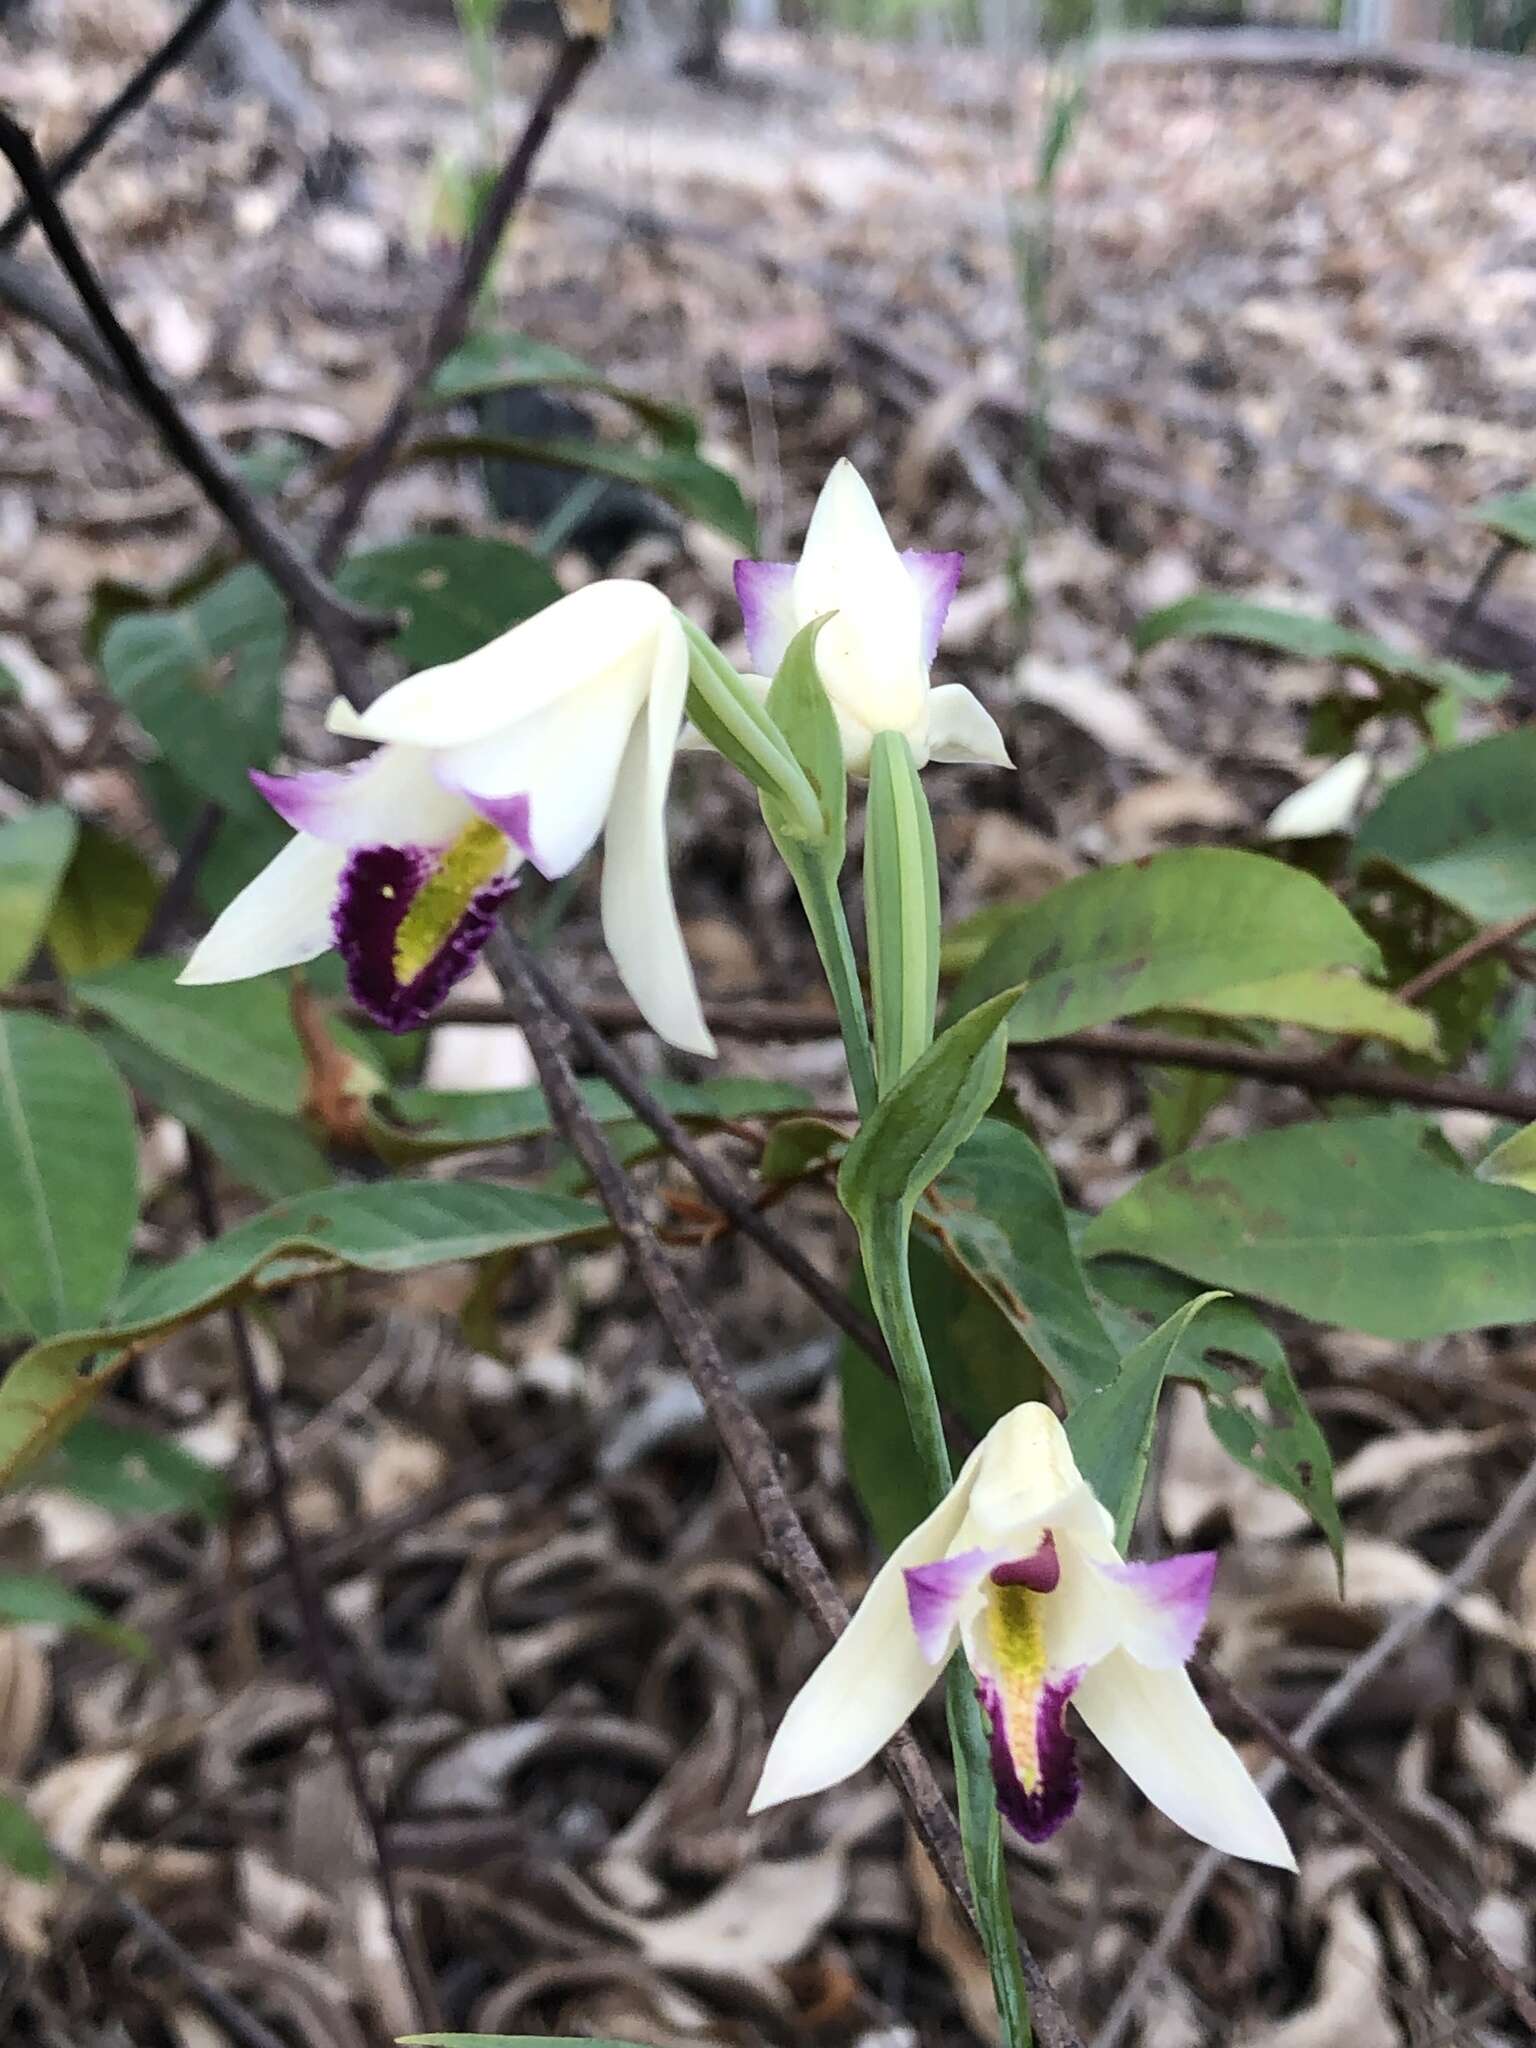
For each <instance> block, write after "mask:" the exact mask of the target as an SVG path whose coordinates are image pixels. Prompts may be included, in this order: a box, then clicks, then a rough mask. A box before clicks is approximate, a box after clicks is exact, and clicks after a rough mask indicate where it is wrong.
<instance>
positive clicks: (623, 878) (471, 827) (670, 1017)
mask: <svg viewBox="0 0 1536 2048" xmlns="http://www.w3.org/2000/svg"><path fill="white" fill-rule="evenodd" d="M687 689H688V653H687V646H686V643H685V641H684V639H683V634H682V629H681V627H680V626H679V624H678V621H677V615H676V613H675V612H674V611H673V609H672V606H671V605H670V604H669V603H668V602H667V600H666V598H664V597H663V596H662V595H661V593H660V592H659V591H657V590H652V589H651V588H650V587H649V586H648V585H646V584H643V583H633V582H623V581H617V580H615V581H610V582H605V583H594V584H589V585H588V586H587V587H586V588H585V589H583V590H578V591H575V592H573V593H572V594H571V595H570V596H568V597H563V598H561V599H559V600H558V601H557V602H556V603H554V604H552V605H550V606H549V607H548V608H547V609H546V610H544V611H542V612H538V613H536V614H535V616H534V617H533V618H531V619H527V620H525V621H524V622H523V623H522V624H521V625H518V626H514V627H513V628H512V629H511V631H510V632H507V633H503V634H502V635H501V636H500V638H499V639H496V640H492V641H490V642H489V643H488V644H487V645H486V646H484V647H481V648H478V649H477V650H476V651H475V652H474V653H473V654H469V655H465V656H464V657H463V659H462V660H459V661H453V662H447V663H444V664H443V665H442V666H441V667H438V668H431V669H426V670H424V671H423V672H422V673H421V674H420V675H415V676H411V677H408V678H407V680H406V681H404V682H403V683H399V684H397V685H396V686H395V688H394V689H392V690H387V691H386V692H385V693H384V695H383V696H382V697H380V699H379V700H378V702H377V703H376V704H374V705H372V706H371V707H370V709H369V710H367V711H365V712H363V713H362V714H361V715H359V714H357V713H355V712H353V711H351V710H350V709H349V708H348V707H347V706H346V705H345V704H341V703H338V704H336V705H333V707H332V710H331V716H330V719H329V721H328V722H329V723H330V725H331V727H332V729H333V730H334V731H337V732H343V733H347V734H349V735H350V736H352V737H354V738H358V739H366V740H378V741H382V742H383V744H382V745H381V746H379V747H378V748H377V750H376V751H375V752H374V753H372V754H370V755H369V756H368V757H367V758H366V759H365V760H362V761H359V762H357V763H355V764H354V765H353V766H351V767H348V768H342V769H321V770H319V771H317V772H315V773H313V774H309V775H293V776H276V775H255V776H253V777H252V780H253V781H254V782H255V784H256V786H257V788H258V789H259V790H260V791H261V793H262V795H263V796H264V797H265V798H266V799H267V801H268V803H270V804H271V805H272V807H273V809H274V810H275V811H277V813H278V814H279V816H280V817H282V818H283V819H285V820H286V822H287V823H288V824H290V825H292V826H293V827H294V829H295V832H296V834H297V836H296V837H295V838H294V839H293V840H291V841H290V842H289V844H288V845H287V846H285V847H284V848H283V850H282V852H281V853H280V854H278V856H277V858H276V859H275V860H273V861H272V862H271V863H270V864H269V865H268V866H267V867H266V868H264V869H263V870H262V872H261V873H260V874H259V875H258V876H257V877H256V879H255V880H254V881H253V882H252V883H251V884H250V885H249V886H248V887H247V888H246V889H244V890H242V891H241V893H240V894H239V895H238V896H237V897H236V898H235V899H234V901H233V902H232V903H231V904H230V905H229V907H228V909H227V910H225V911H224V912H223V914H222V916H220V917H219V919H218V920H217V922H216V923H215V924H214V926H213V929H212V930H211V931H210V932H209V934H208V936H207V937H206V938H205V939H204V940H203V942H202V944H201V945H200V946H199V947H198V948H197V950H196V951H195V952H194V953H193V955H192V958H191V959H190V960H189V961H188V962H187V965H186V967H185V969H184V970H183V972H182V975H181V979H182V981H184V982H193V983H197V982H215V981H241V980H244V979H246V978H247V977H248V976H250V975H254V974H266V973H268V972H269V971H270V970H272V969H273V968H279V967H293V966H297V965H298V964H299V963H300V962H301V961H304V960H312V959H314V958H315V956H316V955H317V954H319V953H323V952H326V951H327V950H328V949H329V948H330V947H332V946H334V947H335V948H336V949H337V951H338V952H339V953H340V954H341V956H342V958H343V960H344V961H345V962H346V967H347V980H348V986H349V987H350V989H351V992H352V995H353V997H354V999H355V1000H356V1001H357V1002H358V1003H359V1004H360V1005H361V1006H362V1008H363V1009H365V1010H366V1011H367V1012H368V1014H369V1015H370V1016H372V1017H374V1018H376V1019H377V1020H378V1022H379V1023H381V1024H383V1025H386V1026H387V1027H388V1028H389V1029H391V1030H395V1031H406V1030H410V1029H412V1028H413V1027H414V1026H416V1025H418V1024H420V1023H422V1022H423V1021H424V1020H425V1019H426V1018H427V1017H428V1016H430V1015H431V1013H432V1011H433V1010H434V1009H436V1008H437V1006H438V1004H440V1003H441V1002H442V1000H443V998H444V997H445V996H446V995H447V994H448V992H449V990H450V989H451V988H452V987H453V986H454V984H455V983H456V982H458V981H460V980H461V979H462V978H463V976H464V975H465V974H467V973H468V972H469V970H470V968H471V967H472V966H473V965H474V963H475V960H476V959H477V958H478V956H479V953H480V950H481V948H482V947H483V946H484V945H485V942H486V940H487V939H488V938H489V936H490V933H491V931H492V928H493V926H494V924H495V919H496V914H497V911H498V909H499V907H500V905H501V903H502V902H503V901H504V900H505V898H506V896H507V895H508V893H509V892H510V890H511V889H512V888H513V886H514V878H515V875H516V871H517V869H518V868H519V867H520V866H521V864H522V862H523V861H524V860H525V859H527V860H530V861H531V862H532V863H533V865H534V866H535V867H536V868H537V869H538V870H539V872H540V873H541V874H543V875H546V876H550V877H553V876H556V875H564V874H568V873H569V872H570V870H571V869H572V868H573V867H575V865H576V863H577V862H578V861H579V860H580V859H581V858H582V856H583V855H584V854H585V853H587V852H588V850H589V849H590V848H591V847H592V845H593V843H594V842H595V841H596V839H597V836H598V834H599V832H604V833H605V839H604V848H605V858H604V862H603V877H602V898H601V905H602V920H603V932H604V936H605V937H606V939H607V942H608V949H609V951H610V952H611V953H612V955H613V958H614V963H615V965H616V966H617V968H618V970H619V973H620V975H621V977H622V978H623V981H624V984H625V986H626V988H627V989H628V990H629V992H630V994H631V995H632V996H633V998H634V1000H635V1002H636V1004H637V1005H638V1007H639V1009H640V1011H641V1013H642V1015H643V1016H644V1017H645V1019H646V1021H647V1022H648V1023H649V1024H650V1025H651V1027H652V1028H653V1029H654V1030H655V1031H656V1032H658V1033H659V1034H660V1036H661V1037H663V1038H665V1039H667V1040H669V1041H670V1043H672V1044H673V1045H676V1046H680V1047H682V1048H683V1049H684V1050H685V1051H688V1052H698V1053H712V1052H713V1051H714V1043H713V1041H712V1039H711V1038H710V1035H709V1032H708V1030H707V1029H706V1028H705V1024H704V1018H703V1013H702V1012H701V1010H700V1008H699V999H698V993H697V991H696V989H695V987H694V982H693V974H692V970H691V969H690V967H689V964H688V955H687V952H686V949H685V948H684V945H683V937H682V932H681V930H680V928H679V926H678V921H677V911H676V908H675V906H674V904H673V901H672V885H671V881H670V878H669V875H668V871H667V844H666V824H665V817H664V808H665V803H666V795H667V782H668V779H669V777H670V774H671V770H672V756H673V754H674V752H675V751H676V747H677V740H678V733H679V730H680V728H681V725H682V717H683V702H684V698H685V696H686V694H687Z"/></svg>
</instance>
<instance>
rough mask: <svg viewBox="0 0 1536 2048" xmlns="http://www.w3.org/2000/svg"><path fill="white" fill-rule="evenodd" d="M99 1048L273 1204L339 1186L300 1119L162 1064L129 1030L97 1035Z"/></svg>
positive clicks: (172, 1064)
mask: <svg viewBox="0 0 1536 2048" xmlns="http://www.w3.org/2000/svg"><path fill="white" fill-rule="evenodd" d="M97 1042H98V1043H99V1044H101V1045H102V1046H104V1047H105V1048H106V1050H107V1051H108V1052H109V1053H110V1054H111V1055H112V1058H113V1060H114V1061H115V1062H116V1064H117V1066H118V1068H119V1070H120V1071H121V1072H122V1073H123V1074H124V1075H125V1076H126V1077H127V1079H128V1081H129V1083H130V1084H131V1085H132V1086H133V1087H134V1088H136V1089H137V1090H138V1092H139V1094H140V1095H142V1096H144V1097H145V1098H146V1099H147V1100H148V1101H150V1102H152V1103H154V1105H155V1107H156V1108H157V1109H162V1110H164V1112H165V1114H166V1115H167V1116H173V1117H175V1118H176V1119H177V1121H178V1122H179V1123H184V1124H186V1125H187V1127H188V1128H189V1129H190V1130H194V1131H196V1132H197V1134H198V1136H199V1137H200V1138H203V1139H205V1140H206V1142H207V1143H208V1145H209V1146H210V1147H211V1148H212V1150H213V1151H214V1152H215V1153H216V1154H217V1155H218V1157H219V1158H220V1159H221V1160H222V1161H223V1162H224V1164H225V1165H226V1166H227V1167H228V1168H229V1170H230V1172H231V1173H232V1174H233V1175H234V1176H235V1178H236V1179H237V1180H240V1181H243V1182H244V1183H245V1185H246V1186H247V1187H249V1188H254V1189H255V1191H256V1193H257V1194H259V1195H265V1196H266V1197H267V1199H268V1200H269V1201H272V1202H280V1201H282V1200H283V1198H284V1197H285V1196H287V1195H301V1194H304V1193H305V1192H306V1191H307V1190H309V1189H311V1188H326V1187H329V1186H330V1185H331V1183H332V1182H333V1181H334V1180H335V1178H336V1176H335V1174H334V1173H333V1172H332V1170H331V1165H330V1162H329V1161H328V1160H327V1158H326V1156H325V1154H324V1153H323V1152H322V1151H321V1150H320V1147H319V1146H318V1145H317V1144H316V1143H315V1141H314V1139H313V1138H312V1137H311V1136H310V1135H309V1133H308V1131H306V1130H305V1128H304V1126H303V1125H302V1124H301V1123H300V1122H299V1120H298V1118H297V1117H296V1116H295V1115H292V1114H288V1115H283V1114H281V1113H280V1112H279V1111H277V1110H275V1109H259V1108H257V1106H256V1104H255V1103H253V1102H249V1101H247V1100H246V1099H245V1097H244V1096H241V1095H236V1094H235V1092H234V1091H233V1089H230V1088H221V1087H220V1086H219V1084H218V1082H217V1081H210V1080H208V1079H206V1078H205V1077H204V1076H203V1075H201V1074H194V1073H190V1072H189V1071H188V1070H187V1068H185V1067H182V1066H178V1065H177V1064H176V1062H175V1061H174V1060H167V1059H162V1058H161V1056H160V1055H159V1053H157V1052H154V1051H153V1050H151V1048H150V1047H149V1046H148V1045H145V1044H144V1043H143V1042H142V1041H141V1040H139V1039H136V1038H130V1037H129V1036H128V1034H127V1032H125V1031H111V1030H108V1031H101V1032H98V1033H97Z"/></svg>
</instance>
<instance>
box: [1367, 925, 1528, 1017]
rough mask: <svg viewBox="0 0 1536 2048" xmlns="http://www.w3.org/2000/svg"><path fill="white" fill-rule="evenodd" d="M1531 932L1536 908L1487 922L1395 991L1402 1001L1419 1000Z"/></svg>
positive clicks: (1414, 1001) (1413, 1001) (1412, 1001)
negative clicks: (1443, 983) (1491, 922)
mask: <svg viewBox="0 0 1536 2048" xmlns="http://www.w3.org/2000/svg"><path fill="white" fill-rule="evenodd" d="M1529 931H1536V910H1527V911H1525V912H1524V913H1523V914H1522V915H1521V916H1519V917H1511V918H1506V919H1505V921H1504V923H1503V924H1491V925H1488V926H1487V927H1486V928H1485V929H1484V930H1482V931H1480V932H1474V933H1473V934H1472V936H1471V938H1470V939H1468V940H1467V941H1466V942H1465V944H1463V945H1460V946H1458V947H1457V948H1456V950H1455V952H1454V953H1447V954H1446V956H1445V958H1444V959H1443V960H1433V961H1431V962H1430V964H1429V966H1428V967H1425V968H1423V969H1421V970H1420V972H1419V973H1417V974H1415V975H1414V976H1413V977H1412V979H1411V980H1409V981H1405V982H1404V983H1403V985H1402V987H1401V988H1399V989H1394V990H1393V994H1394V995H1395V996H1396V997H1397V999H1398V1001H1399V1002H1400V1003H1417V1002H1420V1001H1422V1000H1423V998H1424V997H1425V996H1427V995H1428V994H1429V992H1430V990H1431V989H1436V988H1439V986H1440V984H1441V983H1442V982H1443V981H1450V980H1451V979H1452V977H1453V976H1455V975H1458V974H1460V973H1462V972H1463V971H1464V970H1465V969H1466V968H1468V967H1472V966H1474V965H1475V964H1476V963H1477V962H1478V961H1479V960H1486V959H1487V958H1488V957H1489V955H1490V954H1493V953H1502V952H1503V950H1504V948H1505V947H1506V946H1512V945H1513V944H1514V943H1515V941H1516V940H1517V939H1523V938H1524V937H1525V935H1526V933H1527V932H1529Z"/></svg>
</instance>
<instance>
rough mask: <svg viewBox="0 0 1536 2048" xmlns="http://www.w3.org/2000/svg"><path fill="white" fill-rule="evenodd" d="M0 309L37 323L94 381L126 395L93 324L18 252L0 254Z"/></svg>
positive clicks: (121, 381) (122, 383) (114, 366)
mask: <svg viewBox="0 0 1536 2048" xmlns="http://www.w3.org/2000/svg"><path fill="white" fill-rule="evenodd" d="M0 310H3V311H8V312H11V313H19V314H20V315H21V317H22V319H23V320H26V321H29V322H30V323H31V325H32V326H34V327H41V328H42V330H43V332H44V333H45V334H51V335H52V336H53V338H54V340H55V341H56V342H58V343H60V344H61V346H63V347H64V348H66V349H68V351H69V353H70V354H71V355H72V356H73V357H74V359H75V361H76V362H77V363H79V364H80V366H81V368H82V369H84V370H87V371H89V373H90V374H91V376H92V377H94V378H95V380H96V382H97V383H98V384H100V385H102V386H103V387H104V388H105V389H106V390H108V391H115V392H117V394H118V395H119V396H120V397H123V396H126V395H127V386H126V385H125V384H124V382H123V380H122V377H121V376H120V375H119V373H118V367H117V364H116V363H115V362H114V361H113V359H112V357H111V356H110V355H109V354H108V353H107V351H106V350H105V349H104V348H103V347H102V345H101V342H100V340H99V339H98V338H97V334H96V330H95V328H94V327H91V326H89V325H88V324H87V323H86V322H85V321H84V320H82V319H81V317H80V315H79V314H78V313H77V312H76V311H75V308H74V307H73V305H71V303H70V302H69V300H68V299H66V298H64V297H63V296H62V294H61V293H59V292H57V291H55V290H54V288H53V286H52V284H51V283H50V282H49V281H48V279H47V278H46V277H39V276H38V274H37V272H36V270H35V269H34V268H33V266H32V265H31V264H30V263H26V262H23V261H22V259H21V258H20V257H19V256H6V255H0Z"/></svg>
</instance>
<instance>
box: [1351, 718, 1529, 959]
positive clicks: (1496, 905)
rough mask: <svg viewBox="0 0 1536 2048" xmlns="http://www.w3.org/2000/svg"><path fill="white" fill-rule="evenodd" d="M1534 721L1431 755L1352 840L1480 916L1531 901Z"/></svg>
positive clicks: (1361, 855)
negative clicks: (1517, 728)
mask: <svg viewBox="0 0 1536 2048" xmlns="http://www.w3.org/2000/svg"><path fill="white" fill-rule="evenodd" d="M1533 790H1536V727H1533V726H1526V727H1524V728H1523V729H1522V730H1521V731H1519V732H1505V733H1495V734H1494V735H1493V737H1492V738H1491V739H1486V740H1474V741H1473V742H1472V744H1471V745H1470V746H1465V747H1456V748H1454V749H1452V751H1451V752H1449V753H1445V754H1433V755H1431V756H1430V758H1429V759H1428V760H1427V761H1425V762H1424V764H1423V766H1422V767H1419V768H1416V769H1415V770H1414V772H1413V773H1412V774H1411V775H1405V776H1404V777H1403V779H1402V781H1401V782H1396V783H1394V784H1393V785H1392V787H1391V788H1390V789H1389V790H1388V791H1387V793H1386V795H1385V796H1384V797H1383V798H1382V800H1381V802H1380V803H1379V804H1378V805H1377V806H1376V808H1375V810H1374V811H1372V813H1371V814H1370V816H1369V817H1368V818H1367V819H1366V820H1365V822H1364V823H1363V824H1362V825H1361V827H1360V830H1359V833H1358V834H1357V836H1356V839H1355V850H1354V861H1355V865H1356V866H1357V867H1359V866H1362V865H1363V864H1364V863H1365V862H1367V861H1370V860H1382V861H1387V862H1389V863H1390V864H1391V865H1392V866H1393V867H1396V868H1400V869H1401V870H1402V871H1403V872H1404V873H1405V874H1408V875H1411V876H1412V877H1413V878H1414V880H1415V881H1417V882H1419V883H1420V884H1422V886H1423V887H1424V888H1426V889H1429V890H1432V891H1433V892H1434V894H1435V895H1436V896H1440V897H1442V898H1444V900H1445V901H1446V902H1447V903H1453V904H1455V905H1456V907H1457V908H1458V909H1460V910H1464V911H1466V912H1467V914H1468V915H1469V916H1471V917H1474V918H1476V919H1478V920H1479V922H1481V923H1484V924H1502V923H1503V922H1504V921H1505V920H1506V919H1507V918H1514V917H1523V916H1524V915H1525V913H1526V912H1527V911H1528V910H1536V803H1533V802H1532V791H1533Z"/></svg>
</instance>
